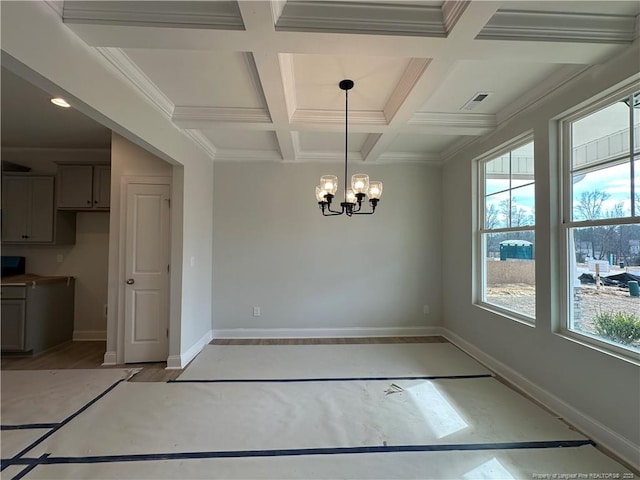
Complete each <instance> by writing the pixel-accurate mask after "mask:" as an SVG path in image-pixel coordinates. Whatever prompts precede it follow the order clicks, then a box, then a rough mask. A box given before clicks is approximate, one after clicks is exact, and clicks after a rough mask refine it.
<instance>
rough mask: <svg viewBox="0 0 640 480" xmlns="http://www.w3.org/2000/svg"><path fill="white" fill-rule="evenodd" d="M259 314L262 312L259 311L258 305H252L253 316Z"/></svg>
mask: <svg viewBox="0 0 640 480" xmlns="http://www.w3.org/2000/svg"><path fill="white" fill-rule="evenodd" d="M260 315H262V312H261V311H260V307H253V316H254V317H259V316H260Z"/></svg>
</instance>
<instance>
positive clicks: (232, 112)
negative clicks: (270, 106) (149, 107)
mask: <svg viewBox="0 0 640 480" xmlns="http://www.w3.org/2000/svg"><path fill="white" fill-rule="evenodd" d="M171 120H172V121H173V123H175V124H176V125H178V126H180V127H183V128H209V127H211V125H212V124H216V123H242V124H245V123H267V124H271V117H270V116H269V112H267V111H266V110H265V109H264V108H234V107H188V106H182V105H176V107H175V108H174V109H173V115H172V116H171Z"/></svg>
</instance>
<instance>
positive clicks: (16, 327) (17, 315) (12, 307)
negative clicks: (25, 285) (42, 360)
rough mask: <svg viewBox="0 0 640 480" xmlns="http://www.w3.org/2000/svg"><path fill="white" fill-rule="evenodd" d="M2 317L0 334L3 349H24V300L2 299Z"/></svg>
mask: <svg viewBox="0 0 640 480" xmlns="http://www.w3.org/2000/svg"><path fill="white" fill-rule="evenodd" d="M0 305H1V306H2V311H1V312H0V313H1V314H2V317H0V325H1V329H0V335H1V338H2V350H3V351H5V350H6V351H21V350H24V322H25V313H26V310H25V301H24V300H2V302H0Z"/></svg>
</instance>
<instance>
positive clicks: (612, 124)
mask: <svg viewBox="0 0 640 480" xmlns="http://www.w3.org/2000/svg"><path fill="white" fill-rule="evenodd" d="M634 113H635V114H636V115H635V117H634V125H636V126H637V125H639V124H640V108H636V109H635V110H634ZM628 125H629V107H628V106H627V105H626V104H625V103H623V102H616V103H614V104H613V105H610V106H608V107H606V108H604V109H602V110H600V111H597V112H594V113H593V114H591V115H589V116H587V117H585V118H583V119H580V120H579V121H576V122H574V123H573V125H572V139H573V145H574V147H578V146H580V145H585V144H589V143H590V142H593V141H594V140H597V139H600V138H603V137H608V136H610V135H612V134H615V133H617V132H620V131H621V130H625V129H628ZM627 138H628V137H627ZM607 142H611V143H610V144H609V143H607ZM607 142H600V143H599V144H598V145H596V144H595V143H592V144H591V145H590V146H589V155H590V157H589V158H593V156H594V152H595V149H596V147H599V148H598V155H597V156H598V157H602V156H604V155H605V154H607V153H608V152H609V150H611V151H613V152H616V151H621V150H620V149H621V148H623V149H624V150H623V151H625V152H628V151H629V148H628V145H627V146H626V148H624V147H625V146H624V143H628V140H626V142H623V141H621V137H620V136H612V137H610V140H608V141H607ZM638 144H640V138H639V139H636V145H638ZM609 145H611V147H609ZM582 153H583V155H584V153H585V152H584V150H583V152H582ZM513 154H514V156H516V155H522V156H526V157H531V158H532V157H533V143H530V144H528V145H525V146H523V147H520V148H518V149H516V150H514V151H513ZM630 173H631V169H630V164H629V161H628V160H627V161H626V163H624V164H620V165H616V166H613V167H609V168H604V169H600V170H598V171H596V172H589V173H586V174H584V173H582V174H576V175H575V176H574V182H573V199H574V204H575V203H577V202H578V201H579V199H580V195H581V193H582V192H591V191H604V192H606V193H608V194H609V198H608V199H607V200H606V201H605V203H604V204H603V214H604V213H605V212H606V211H607V210H613V208H614V206H615V205H616V204H617V203H620V202H622V203H623V205H624V207H623V208H624V211H625V214H626V215H630V213H631V195H630V193H631V181H630V178H631V175H630ZM530 181H531V180H515V181H512V183H511V188H513V187H515V186H517V185H522V184H526V183H529V182H530ZM635 185H636V186H635V188H636V193H640V158H637V159H636V162H635ZM506 188H509V182H508V180H507V179H490V178H489V179H487V182H486V193H487V194H489V193H492V192H496V191H500V190H504V189H506ZM512 192H513V196H514V197H515V198H516V203H517V204H518V206H519V207H522V208H523V209H524V210H525V212H526V213H527V214H530V215H533V213H534V210H533V205H534V196H533V188H532V187H527V188H520V189H517V190H513V191H512ZM507 197H508V194H507V193H503V194H497V195H495V196H491V197H488V198H487V206H488V205H489V204H491V203H495V204H498V203H499V202H500V201H501V200H503V199H505V198H507ZM636 214H640V212H637V213H636Z"/></svg>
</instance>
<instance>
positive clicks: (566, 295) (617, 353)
mask: <svg viewBox="0 0 640 480" xmlns="http://www.w3.org/2000/svg"><path fill="white" fill-rule="evenodd" d="M639 90H640V82H638V81H637V80H635V79H634V80H633V81H631V82H629V83H627V84H626V85H625V86H623V87H621V88H618V89H616V90H615V91H612V92H610V93H608V94H606V95H604V96H602V97H600V98H597V99H595V100H594V101H593V102H590V103H589V104H588V105H585V106H583V107H581V108H579V109H577V110H574V111H572V112H571V113H570V114H567V115H566V116H560V117H558V133H559V135H558V136H559V144H558V147H559V152H560V162H559V163H560V168H559V171H560V172H561V178H562V181H561V183H560V185H561V192H560V199H561V202H560V225H559V227H560V228H559V229H558V231H559V241H560V249H559V252H560V256H561V258H560V267H561V270H560V271H561V272H562V274H561V278H560V287H561V289H562V290H561V291H562V292H563V293H562V295H561V302H560V308H561V312H560V322H559V326H558V328H557V329H556V330H555V331H554V333H555V334H556V335H558V336H560V337H563V338H566V339H568V340H571V341H573V342H576V343H579V344H581V345H584V346H586V347H589V348H593V349H595V350H598V351H599V352H602V353H605V354H608V355H611V356H614V357H616V358H619V359H621V360H625V361H628V362H631V363H633V364H635V365H640V354H639V353H637V352H634V351H632V350H630V349H627V348H624V347H621V346H619V345H617V344H615V343H613V342H609V341H607V340H605V339H600V338H598V337H596V336H594V335H590V334H588V333H586V332H585V333H581V332H578V331H576V330H570V329H569V323H570V316H571V302H572V301H573V296H572V291H571V289H570V286H569V277H570V275H569V263H570V262H569V231H570V230H571V229H572V228H579V227H590V226H601V225H611V224H612V219H610V218H605V219H597V220H573V219H572V213H573V212H572V210H573V209H572V207H573V203H572V195H573V192H572V183H571V178H572V177H571V174H572V168H571V153H572V152H571V149H572V141H571V124H572V123H573V122H575V121H576V120H579V119H581V118H584V117H586V116H588V115H590V114H592V113H594V112H597V111H598V110H600V109H602V108H605V107H607V106H609V105H611V104H612V103H613V102H615V101H618V100H619V99H620V98H623V97H625V96H627V95H629V96H630V95H631V94H633V93H635V92H637V91H639ZM630 137H631V140H630V145H629V148H630V151H629V155H631V153H632V152H631V147H632V142H633V132H631V135H630ZM567 140H568V141H567ZM635 140H636V142H640V139H635ZM625 158H626V157H625ZM606 164H611V165H613V164H615V161H609V162H606ZM578 170H579V169H578ZM632 181H633V179H632ZM639 190H640V185H636V193H637V192H638V191H639ZM632 204H633V199H632ZM632 213H633V210H632ZM635 214H636V216H635V217H622V218H616V219H613V220H615V221H614V222H613V223H615V224H616V225H633V224H637V223H638V222H639V221H640V218H639V217H638V215H640V212H635Z"/></svg>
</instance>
